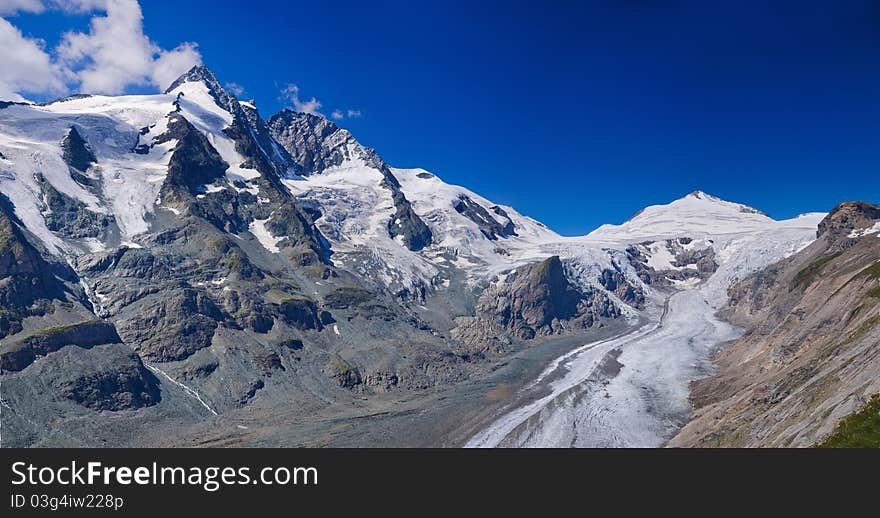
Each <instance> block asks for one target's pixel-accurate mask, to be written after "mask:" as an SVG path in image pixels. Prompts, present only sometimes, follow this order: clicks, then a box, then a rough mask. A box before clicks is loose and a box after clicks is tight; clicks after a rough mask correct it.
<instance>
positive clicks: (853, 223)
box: [816, 201, 880, 240]
mask: <svg viewBox="0 0 880 518" xmlns="http://www.w3.org/2000/svg"><path fill="white" fill-rule="evenodd" d="M878 219H880V207H878V206H876V205H874V204H873V203H867V202H862V201H849V202H844V203H841V204H840V205H838V206H837V207H835V208H834V210H833V211H831V212H830V213H829V214H828V216H826V217H825V219H823V220H822V221H821V222H820V223H819V229H818V231H817V232H816V237H819V238H821V237H823V236H825V235H826V234H827V235H828V239H832V240H836V239H840V238H842V237H843V236H844V235H848V234H850V233H851V232H852V231H854V230H864V229H866V228H868V227H870V226H871V225H873V224H874V223H875V222H876V221H877V220H878Z"/></svg>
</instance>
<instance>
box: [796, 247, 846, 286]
mask: <svg viewBox="0 0 880 518" xmlns="http://www.w3.org/2000/svg"><path fill="white" fill-rule="evenodd" d="M842 253H843V252H835V253H833V254H831V255H826V256H825V257H820V258H819V259H817V260H815V261H813V263H811V264H810V265H809V266H807V267H806V268H804V269H803V270H801V271H799V272H798V273H797V275H795V276H794V285H795V286H796V287H798V288H806V287H807V286H809V285H811V284H813V281H815V280H816V277H818V276H819V274H821V273H822V270H824V269H825V266H827V265H828V263H830V262H831V261H833V260H834V259H836V258H837V257H838V256H839V255H840V254H842Z"/></svg>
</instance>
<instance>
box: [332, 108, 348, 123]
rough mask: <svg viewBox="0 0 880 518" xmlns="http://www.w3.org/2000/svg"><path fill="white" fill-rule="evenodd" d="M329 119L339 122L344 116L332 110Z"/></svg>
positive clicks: (340, 112) (339, 111) (338, 111)
mask: <svg viewBox="0 0 880 518" xmlns="http://www.w3.org/2000/svg"><path fill="white" fill-rule="evenodd" d="M330 117H332V118H333V119H334V120H338V121H339V120H342V119H344V118H345V114H343V113H342V111H341V110H333V113H331V114H330Z"/></svg>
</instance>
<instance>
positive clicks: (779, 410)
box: [670, 203, 880, 447]
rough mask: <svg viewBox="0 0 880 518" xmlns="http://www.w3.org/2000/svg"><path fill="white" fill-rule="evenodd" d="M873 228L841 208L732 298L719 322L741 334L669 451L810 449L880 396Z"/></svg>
mask: <svg viewBox="0 0 880 518" xmlns="http://www.w3.org/2000/svg"><path fill="white" fill-rule="evenodd" d="M878 220H880V213H878V212H876V207H874V206H872V205H870V204H864V203H845V204H842V205H840V206H839V207H837V208H836V209H835V210H834V211H832V213H831V214H829V216H828V217H827V218H826V219H825V220H824V221H823V222H822V225H820V227H819V236H820V238H819V239H818V240H817V241H816V242H814V243H813V244H812V245H810V246H809V247H807V248H806V249H804V250H802V251H801V252H799V253H798V254H796V255H794V256H792V257H790V258H788V259H786V260H783V261H781V262H779V263H777V264H775V265H773V266H771V267H769V268H767V269H766V270H763V271H761V272H759V273H757V274H755V275H752V276H751V277H748V278H746V279H745V280H743V281H742V282H740V283H738V284H736V285H734V286H733V287H732V288H731V289H730V292H729V293H730V307H729V309H728V310H726V316H727V317H729V318H730V319H731V320H732V321H733V322H734V323H737V324H739V325H741V326H743V327H746V328H749V329H750V330H749V332H748V333H747V334H746V335H745V336H743V337H742V338H741V339H740V340H738V341H737V342H735V343H734V344H733V345H731V346H729V347H727V348H725V349H723V350H722V351H721V352H720V353H719V354H718V355H717V358H716V359H717V362H718V365H719V367H720V370H719V372H718V374H717V375H715V376H712V377H710V378H707V379H705V380H701V381H698V382H696V383H695V384H694V386H693V401H694V404H695V406H696V407H697V409H696V413H695V419H694V420H693V421H691V422H690V423H689V424H688V425H687V426H685V428H683V429H682V430H681V432H680V433H679V434H678V435H677V436H676V437H675V438H674V439H673V440H672V441H671V443H670V444H671V445H673V446H745V447H750V446H786V447H787V446H795V447H800V446H810V445H814V444H816V443H818V442H821V441H822V439H823V438H824V437H825V436H827V435H828V434H830V433H831V432H832V431H833V430H834V428H835V426H836V424H837V423H838V422H839V421H840V420H841V419H842V418H843V417H845V416H846V415H848V414H850V413H851V412H855V411H857V410H859V409H860V408H861V407H862V406H863V405H865V404H866V403H867V401H868V400H869V399H870V398H871V396H872V395H874V394H877V393H878V392H880V378H878V376H877V373H878V372H880V267H878V265H880V263H878V260H880V239H878V234H877V233H873V234H869V235H864V236H860V237H857V238H850V237H849V234H850V232H852V230H853V229H864V228H867V227H871V226H872V225H874V224H875V223H876V222H877V221H878Z"/></svg>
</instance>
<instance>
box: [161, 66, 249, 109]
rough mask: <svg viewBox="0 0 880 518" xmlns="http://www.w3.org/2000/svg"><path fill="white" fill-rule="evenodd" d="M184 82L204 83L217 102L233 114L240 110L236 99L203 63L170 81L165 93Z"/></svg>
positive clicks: (172, 90) (175, 88)
mask: <svg viewBox="0 0 880 518" xmlns="http://www.w3.org/2000/svg"><path fill="white" fill-rule="evenodd" d="M186 83H202V84H204V85H205V86H206V87H207V88H208V92H209V93H210V94H211V97H213V98H214V100H215V101H216V102H217V104H218V105H219V106H221V107H222V108H223V109H225V110H226V111H228V112H229V113H231V114H233V115H236V114H237V113H238V111H240V110H241V106H240V105H239V103H238V99H236V98H235V96H234V95H232V94H230V93H229V92H227V91H226V90H225V89H224V88H223V85H221V84H220V81H218V80H217V76H215V75H214V72H212V71H211V69H209V68H208V67H206V66H205V65H196V66H194V67H192V68H191V69H189V71H188V72H187V73H185V74H183V75H182V76H180V77H178V78H177V79H176V80H175V81H174V82H173V83H171V86H169V87H168V89H166V90H165V93H166V94H170V93H172V92H174V91H175V90H177V89H178V88H180V87H181V86H183V85H184V84H186Z"/></svg>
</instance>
